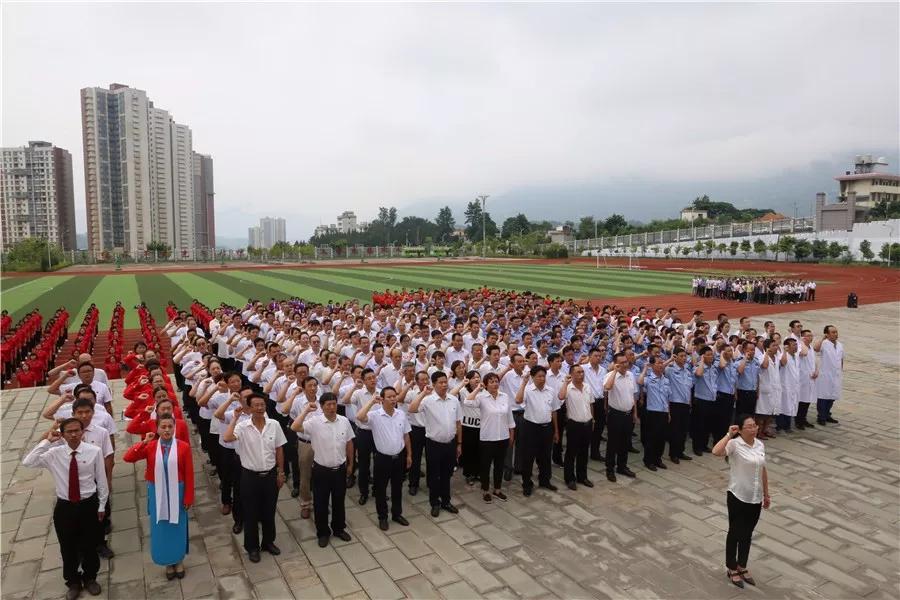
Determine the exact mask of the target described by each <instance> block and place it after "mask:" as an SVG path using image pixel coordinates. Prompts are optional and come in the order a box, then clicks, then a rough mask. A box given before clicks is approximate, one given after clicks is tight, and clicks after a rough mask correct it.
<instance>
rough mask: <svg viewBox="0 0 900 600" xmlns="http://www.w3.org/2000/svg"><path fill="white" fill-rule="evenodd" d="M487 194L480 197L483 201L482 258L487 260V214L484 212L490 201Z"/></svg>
mask: <svg viewBox="0 0 900 600" xmlns="http://www.w3.org/2000/svg"><path fill="white" fill-rule="evenodd" d="M488 197H489V196H488V195H487V194H482V195H481V196H478V200H480V201H481V258H482V259H485V258H487V213H485V212H484V205H485V203H486V202H487V199H488Z"/></svg>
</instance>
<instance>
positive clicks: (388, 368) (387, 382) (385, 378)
mask: <svg viewBox="0 0 900 600" xmlns="http://www.w3.org/2000/svg"><path fill="white" fill-rule="evenodd" d="M402 368H403V367H402V366H401V367H400V368H397V367H394V364H393V363H388V364H386V365H385V366H384V367H382V369H381V371H379V373H378V387H380V388H382V389H383V388H386V387H394V385H395V384H396V383H397V382H398V381H400V377H401V373H400V371H401V369H402Z"/></svg>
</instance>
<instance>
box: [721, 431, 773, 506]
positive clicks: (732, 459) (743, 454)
mask: <svg viewBox="0 0 900 600" xmlns="http://www.w3.org/2000/svg"><path fill="white" fill-rule="evenodd" d="M725 454H727V455H728V466H729V467H730V468H731V474H730V476H729V480H728V491H729V492H731V493H732V494H734V496H735V498H737V499H738V500H740V501H741V502H746V503H748V504H759V503H760V502H762V501H763V487H762V470H763V468H764V467H765V466H766V447H765V446H764V445H763V443H762V442H761V441H759V439H754V440H753V446H748V445H747V442H745V441H744V439H743V438H742V437H741V436H738V437H736V438H734V439H731V440H728V443H727V444H726V445H725Z"/></svg>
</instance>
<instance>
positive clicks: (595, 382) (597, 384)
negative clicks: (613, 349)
mask: <svg viewBox="0 0 900 600" xmlns="http://www.w3.org/2000/svg"><path fill="white" fill-rule="evenodd" d="M602 360H603V351H602V350H601V349H600V348H598V347H596V346H595V347H594V348H591V350H590V352H588V362H587V364H586V365H584V382H585V385H587V386H588V389H589V390H590V393H591V395H592V396H593V398H594V411H593V412H594V426H593V427H592V429H591V456H590V458H591V460H599V461H605V460H606V459H605V458H604V457H603V455H602V454H600V442H601V438H602V437H603V430H604V428H605V427H606V407H605V406H604V404H603V380H604V378H605V377H606V373H607V371H606V369H604V368H603V365H602V364H601V361H602Z"/></svg>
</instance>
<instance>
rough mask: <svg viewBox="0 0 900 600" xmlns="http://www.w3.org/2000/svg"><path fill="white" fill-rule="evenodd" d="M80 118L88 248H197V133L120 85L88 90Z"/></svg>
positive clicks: (140, 93) (141, 93)
mask: <svg viewBox="0 0 900 600" xmlns="http://www.w3.org/2000/svg"><path fill="white" fill-rule="evenodd" d="M81 115H82V129H83V138H84V175H85V201H86V204H87V225H88V248H89V249H90V250H93V251H95V252H98V251H102V250H114V249H118V250H126V251H129V252H140V251H143V250H144V249H146V247H147V244H148V243H150V242H162V243H165V244H167V245H168V246H169V247H171V248H172V249H173V250H174V251H175V252H176V253H178V252H182V253H183V252H184V251H191V250H193V249H194V248H196V247H197V240H196V224H195V218H196V207H195V193H194V181H195V172H194V171H195V169H194V152H193V147H192V146H193V140H192V134H191V130H190V128H189V127H188V126H187V125H182V124H180V123H176V122H175V120H174V119H173V118H172V116H171V115H170V114H169V112H168V111H166V110H163V109H161V108H159V107H156V106H154V105H153V102H151V101H150V100H149V99H148V98H147V93H146V92H144V91H143V90H138V89H134V88H131V87H128V86H126V85H121V84H112V85H111V86H110V87H109V89H108V90H107V89H104V88H97V87H94V88H84V89H82V90H81ZM210 185H211V184H210ZM207 217H208V215H207Z"/></svg>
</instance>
